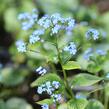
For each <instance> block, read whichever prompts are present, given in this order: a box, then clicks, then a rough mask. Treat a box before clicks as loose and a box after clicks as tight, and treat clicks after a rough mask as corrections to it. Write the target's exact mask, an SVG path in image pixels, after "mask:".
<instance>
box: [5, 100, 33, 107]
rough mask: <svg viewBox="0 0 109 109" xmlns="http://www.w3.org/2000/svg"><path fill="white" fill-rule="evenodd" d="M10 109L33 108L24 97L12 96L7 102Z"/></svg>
mask: <svg viewBox="0 0 109 109" xmlns="http://www.w3.org/2000/svg"><path fill="white" fill-rule="evenodd" d="M6 106H7V108H8V109H33V108H32V106H31V105H30V104H28V103H27V102H26V101H25V100H24V99H21V98H11V99H9V100H8V101H7V102H6Z"/></svg>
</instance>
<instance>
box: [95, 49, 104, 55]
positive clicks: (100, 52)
mask: <svg viewBox="0 0 109 109" xmlns="http://www.w3.org/2000/svg"><path fill="white" fill-rule="evenodd" d="M96 53H97V54H99V55H101V56H104V55H106V51H104V50H100V49H98V50H96Z"/></svg>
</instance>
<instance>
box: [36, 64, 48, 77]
mask: <svg viewBox="0 0 109 109" xmlns="http://www.w3.org/2000/svg"><path fill="white" fill-rule="evenodd" d="M36 72H38V74H39V75H44V74H46V73H47V70H46V69H45V68H43V67H42V66H40V67H38V68H37V69H36Z"/></svg>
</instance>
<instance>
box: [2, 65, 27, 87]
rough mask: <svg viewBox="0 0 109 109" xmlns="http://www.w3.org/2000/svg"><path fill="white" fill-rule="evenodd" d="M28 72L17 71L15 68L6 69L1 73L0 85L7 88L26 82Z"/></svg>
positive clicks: (23, 70)
mask: <svg viewBox="0 0 109 109" xmlns="http://www.w3.org/2000/svg"><path fill="white" fill-rule="evenodd" d="M27 74H28V71H27V70H25V69H15V68H14V67H6V68H4V69H2V70H1V72H0V83H2V84H4V85H6V86H15V85H18V84H20V83H22V82H23V81H24V78H25V76H26V75H27Z"/></svg>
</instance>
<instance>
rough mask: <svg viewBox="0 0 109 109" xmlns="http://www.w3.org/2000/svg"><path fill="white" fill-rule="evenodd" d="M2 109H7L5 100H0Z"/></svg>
mask: <svg viewBox="0 0 109 109" xmlns="http://www.w3.org/2000/svg"><path fill="white" fill-rule="evenodd" d="M0 109H6V105H5V102H4V101H3V100H0Z"/></svg>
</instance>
